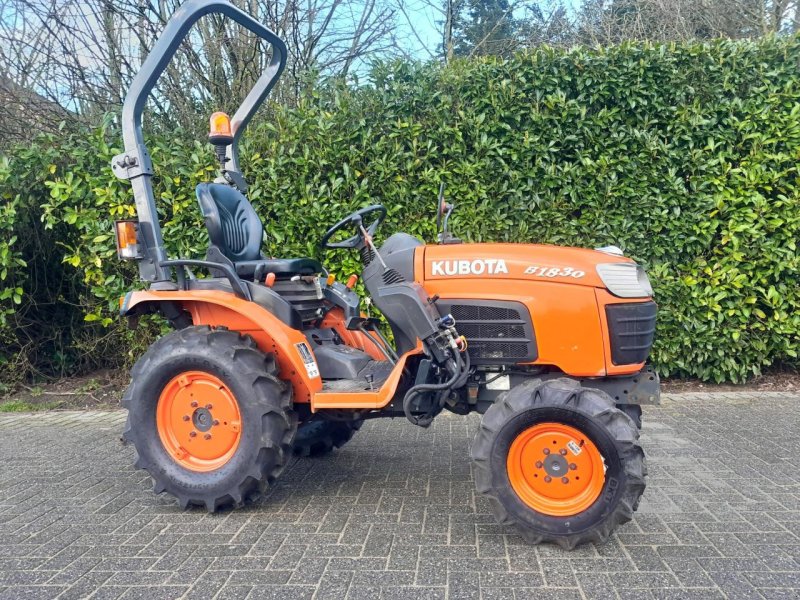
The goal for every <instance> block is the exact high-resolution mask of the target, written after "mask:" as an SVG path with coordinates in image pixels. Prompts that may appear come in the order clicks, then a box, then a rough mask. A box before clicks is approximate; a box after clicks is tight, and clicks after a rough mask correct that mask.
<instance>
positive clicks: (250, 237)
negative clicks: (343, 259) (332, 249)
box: [195, 183, 324, 281]
mask: <svg viewBox="0 0 800 600" xmlns="http://www.w3.org/2000/svg"><path fill="white" fill-rule="evenodd" d="M195 191H196V194H197V201H198V202H199V203H200V212H201V213H202V214H203V217H204V218H205V222H206V229H208V238H209V242H210V244H211V245H212V246H214V247H216V248H217V249H218V250H219V252H220V253H221V254H222V255H223V256H225V257H226V258H227V259H228V260H230V261H231V262H232V263H233V266H234V268H235V269H236V274H237V275H239V276H240V277H242V278H244V279H252V280H255V281H260V280H262V279H263V278H264V277H265V276H266V275H267V274H268V273H275V276H276V277H281V278H283V277H290V276H293V275H315V274H317V273H322V272H323V271H324V268H323V267H322V265H321V264H320V263H319V261H317V260H314V259H313V258H266V257H265V256H264V255H263V254H262V253H261V242H262V239H263V237H264V226H263V225H262V223H261V219H259V218H258V215H257V214H256V211H255V209H253V206H252V205H251V204H250V201H249V200H248V199H247V198H246V197H245V196H244V194H242V193H241V192H240V191H238V190H237V189H235V188H232V187H231V186H229V185H226V184H224V183H201V184H199V185H198V186H197V188H196V190H195Z"/></svg>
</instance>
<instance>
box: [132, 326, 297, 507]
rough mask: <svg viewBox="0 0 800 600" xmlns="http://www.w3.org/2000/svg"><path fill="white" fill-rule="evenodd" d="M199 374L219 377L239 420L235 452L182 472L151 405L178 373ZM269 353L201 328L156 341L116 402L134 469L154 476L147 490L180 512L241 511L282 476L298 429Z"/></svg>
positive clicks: (230, 334)
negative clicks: (169, 498)
mask: <svg viewBox="0 0 800 600" xmlns="http://www.w3.org/2000/svg"><path fill="white" fill-rule="evenodd" d="M193 370H200V371H204V372H207V373H210V374H211V375H213V376H215V377H217V378H218V379H220V380H221V381H222V382H223V383H224V384H225V386H226V387H227V388H228V389H229V390H230V392H231V393H232V394H233V396H234V397H235V399H236V403H237V404H238V408H239V411H240V415H241V434H240V438H239V443H238V446H237V447H236V449H235V452H234V454H233V455H232V456H231V457H230V459H229V460H228V461H227V462H226V463H225V464H224V465H222V466H220V467H219V468H217V469H215V470H213V471H207V472H198V471H193V470H190V469H187V468H185V467H184V466H182V465H181V464H180V463H179V462H178V461H177V460H175V459H173V457H172V456H171V455H170V454H169V453H168V452H167V450H166V448H165V447H164V444H163V443H162V442H161V438H160V437H159V433H158V426H157V421H156V407H157V405H158V401H159V397H160V395H161V392H162V390H163V389H164V387H165V386H166V385H167V384H168V382H170V381H171V380H172V379H173V378H174V377H176V376H177V375H179V374H180V373H183V372H187V371H193ZM277 373H278V368H277V365H276V363H275V359H274V357H273V356H272V355H271V354H265V353H263V352H262V351H261V350H259V349H258V347H257V345H256V343H255V341H254V340H253V339H252V338H251V337H249V336H243V335H241V334H239V333H236V332H233V331H228V330H225V329H211V328H210V327H207V326H202V327H187V328H185V329H181V330H179V331H175V332H172V333H170V334H168V335H166V336H164V337H163V338H161V339H159V340H158V341H156V342H155V343H154V344H153V345H152V346H151V347H150V348H149V349H148V350H147V352H146V353H145V354H144V355H143V356H142V357H141V358H140V359H139V361H138V362H137V363H136V365H135V366H134V367H133V371H132V373H131V384H130V386H129V387H128V390H127V392H126V393H125V396H124V397H123V400H122V404H123V406H124V407H125V408H127V409H128V421H127V424H126V428H125V433H124V434H123V439H124V440H125V441H126V442H131V443H133V445H134V446H135V448H136V455H137V457H136V467H137V468H139V469H144V470H145V471H147V472H148V473H149V474H150V476H151V477H152V478H153V481H154V485H153V491H155V492H156V493H161V492H164V491H166V492H168V493H170V494H172V495H173V496H175V497H176V498H177V499H178V503H179V504H180V506H181V507H182V508H187V507H189V506H192V505H197V506H204V507H205V508H206V509H207V510H208V511H209V512H214V511H217V510H220V509H223V508H229V507H234V508H235V507H239V506H241V505H242V504H244V503H245V502H248V501H251V500H253V499H255V498H257V497H258V496H259V495H260V494H262V493H263V492H264V491H265V490H266V489H267V488H268V486H269V485H271V484H272V483H273V482H274V481H275V479H276V478H277V477H278V476H279V475H280V474H281V472H282V471H283V470H284V468H285V466H286V464H287V462H288V460H289V458H290V457H291V448H292V442H293V440H294V435H295V433H296V431H297V418H296V415H295V414H294V412H293V411H292V394H291V392H292V388H291V386H289V385H287V384H286V383H284V382H282V381H281V380H279V379H278V378H277Z"/></svg>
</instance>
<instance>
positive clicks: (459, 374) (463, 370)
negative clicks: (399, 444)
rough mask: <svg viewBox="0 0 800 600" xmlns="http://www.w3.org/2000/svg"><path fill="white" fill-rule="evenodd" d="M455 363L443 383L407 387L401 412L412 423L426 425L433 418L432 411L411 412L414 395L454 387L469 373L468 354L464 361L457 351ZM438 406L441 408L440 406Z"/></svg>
mask: <svg viewBox="0 0 800 600" xmlns="http://www.w3.org/2000/svg"><path fill="white" fill-rule="evenodd" d="M455 363H456V368H455V369H454V370H453V375H452V377H450V379H448V380H447V381H445V382H444V383H419V384H417V385H415V386H413V387H411V388H409V390H408V391H407V392H406V395H405V396H404V397H403V412H404V413H405V415H406V418H407V419H408V420H409V421H411V422H412V423H413V424H414V425H419V426H420V427H428V426H429V425H430V424H431V423H432V422H433V418H434V416H435V415H434V413H433V411H431V412H429V413H427V414H425V415H422V416H415V415H414V414H412V412H411V401H412V400H413V399H414V398H415V397H416V396H418V395H419V394H421V393H423V392H442V391H444V390H448V389H450V388H452V387H454V386H455V385H456V384H457V383H459V382H461V380H462V379H466V377H467V376H468V375H469V355H467V357H466V361H462V359H461V353H459V352H457V353H456V356H455ZM440 403H441V400H440ZM439 408H441V406H440V407H439Z"/></svg>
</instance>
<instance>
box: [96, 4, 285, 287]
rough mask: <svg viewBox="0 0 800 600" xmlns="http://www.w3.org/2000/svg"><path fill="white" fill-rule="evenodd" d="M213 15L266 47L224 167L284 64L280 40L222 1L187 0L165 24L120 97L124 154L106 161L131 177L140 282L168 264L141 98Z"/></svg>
mask: <svg viewBox="0 0 800 600" xmlns="http://www.w3.org/2000/svg"><path fill="white" fill-rule="evenodd" d="M214 13H216V14H221V15H224V16H226V17H229V18H231V19H233V20H234V21H236V22H237V23H239V24H240V25H242V26H243V27H245V28H247V29H249V30H250V31H252V32H253V33H254V34H256V35H257V36H258V37H260V38H261V39H263V40H265V41H266V42H268V43H269V44H270V45H271V46H272V60H271V61H270V63H269V65H268V66H267V68H266V69H265V71H264V72H263V73H262V74H261V76H260V77H259V78H258V81H256V83H255V85H254V86H253V89H252V90H250V92H249V93H248V94H247V96H246V97H245V99H244V101H243V102H242V104H241V106H240V107H239V108H238V109H237V110H236V113H235V114H234V115H233V118H232V120H231V129H232V133H233V143H232V144H231V145H230V146H228V149H227V157H228V162H227V165H226V170H227V171H232V172H236V173H239V154H238V142H239V138H240V137H241V135H242V132H243V131H244V129H245V127H247V124H248V123H249V122H250V119H252V118H253V115H254V114H255V112H256V110H258V108H259V106H261V104H262V103H263V102H264V100H265V99H266V97H267V96H268V95H269V93H270V91H271V90H272V88H273V87H274V86H275V83H276V82H277V81H278V78H279V77H280V75H281V72H282V71H283V69H284V67H285V66H286V44H285V43H284V42H283V40H282V39H280V38H279V37H278V36H277V35H276V34H275V33H274V32H272V31H271V30H269V29H268V28H267V27H265V26H264V25H262V24H261V23H259V22H258V21H256V20H255V19H254V18H253V17H251V16H250V15H249V14H247V13H245V12H244V11H242V10H240V9H239V8H237V7H236V6H234V5H233V4H231V3H230V2H229V1H228V0H188V1H187V2H185V3H183V4H182V5H181V6H180V8H178V10H177V11H175V14H174V15H172V17H171V18H170V20H169V21H168V22H167V25H166V27H164V31H163V32H162V33H161V35H160V36H159V38H158V40H157V41H156V43H155V45H154V46H153V48H152V50H151V51H150V54H148V56H147V58H146V59H145V61H144V63H143V64H142V67H141V69H140V70H139V72H138V73H137V74H136V77H134V79H133V82H132V83H131V87H130V89H128V94H127V95H126V96H125V103H124V104H123V106H122V139H123V142H124V145H125V152H123V153H122V154H119V155H117V156H115V157H114V158H113V160H112V161H111V168H112V170H113V171H114V174H115V175H116V176H117V177H119V178H120V179H130V180H131V186H132V188H133V197H134V200H135V202H136V213H137V216H138V218H139V243H140V249H141V252H142V255H143V257H142V259H141V260H139V274H140V276H141V278H142V279H143V280H144V281H166V280H169V279H170V272H169V271H170V268H171V266H170V265H164V264H163V263H164V262H165V261H166V260H167V256H166V252H165V250H164V241H163V238H162V236H161V225H160V224H159V222H158V213H157V212H156V205H155V197H154V195H153V185H152V183H151V181H150V178H151V177H152V175H153V164H152V161H151V160H150V154H149V153H148V152H147V147H146V146H145V143H144V137H143V135H142V112H143V110H144V107H145V103H146V102H147V97H148V96H149V95H150V92H151V91H152V90H153V88H154V87H155V85H156V82H157V81H158V78H159V77H160V76H161V73H163V71H164V69H165V68H166V67H167V65H168V64H169V62H170V61H171V60H172V57H173V56H174V55H175V52H176V51H177V50H178V47H179V46H180V44H181V42H183V40H184V38H185V37H186V35H187V34H188V33H189V30H190V29H191V28H192V26H193V25H194V24H195V23H196V22H197V21H198V20H199V19H200V18H201V17H203V16H205V15H208V14H214Z"/></svg>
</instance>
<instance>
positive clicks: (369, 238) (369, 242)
mask: <svg viewBox="0 0 800 600" xmlns="http://www.w3.org/2000/svg"><path fill="white" fill-rule="evenodd" d="M358 228H359V229H360V230H361V233H362V235H363V236H364V241H365V242H367V246H369V247H370V249H371V250H372V251H373V252H374V253H375V256H377V257H378V261H379V262H380V263H381V266H382V267H383V270H384V271H385V270H386V269H387V268H388V267H387V266H386V263H385V262H383V258H382V257H381V255H380V252H378V249H377V248H376V247H375V244H374V243H373V242H372V236H371V235H370V234H369V233H367V230H366V229H364V223H361V222H359V223H358Z"/></svg>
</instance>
